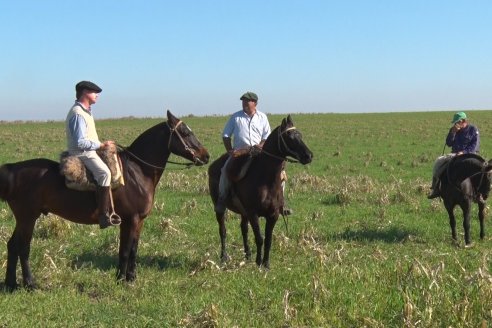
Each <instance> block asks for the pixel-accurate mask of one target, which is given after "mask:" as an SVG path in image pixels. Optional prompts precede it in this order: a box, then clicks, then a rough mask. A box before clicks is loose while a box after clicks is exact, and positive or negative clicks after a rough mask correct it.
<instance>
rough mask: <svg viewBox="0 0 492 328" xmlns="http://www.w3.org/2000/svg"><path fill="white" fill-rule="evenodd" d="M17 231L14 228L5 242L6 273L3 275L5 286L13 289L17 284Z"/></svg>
mask: <svg viewBox="0 0 492 328" xmlns="http://www.w3.org/2000/svg"><path fill="white" fill-rule="evenodd" d="M17 239H18V238H17V233H16V231H15V230H14V233H13V234H12V237H10V239H9V241H8V242H7V254H8V255H7V273H6V275H5V286H6V287H7V288H8V289H10V290H14V289H16V288H17V287H18V285H17V276H16V271H17V260H18V259H19V246H18V242H17Z"/></svg>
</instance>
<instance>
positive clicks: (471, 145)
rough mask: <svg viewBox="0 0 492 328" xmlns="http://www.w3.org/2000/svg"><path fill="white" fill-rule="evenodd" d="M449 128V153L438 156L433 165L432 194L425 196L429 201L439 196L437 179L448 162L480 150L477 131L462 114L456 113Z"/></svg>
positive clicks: (447, 138)
mask: <svg viewBox="0 0 492 328" xmlns="http://www.w3.org/2000/svg"><path fill="white" fill-rule="evenodd" d="M451 124H452V126H451V128H450V129H449V132H448V135H447V137H446V145H447V146H448V147H451V153H450V154H447V155H443V156H439V157H438V158H437V160H436V162H435V163H434V169H433V176H432V186H431V189H432V192H431V193H430V195H428V196H427V198H429V199H433V198H436V197H439V196H440V195H441V190H440V180H439V177H440V176H441V174H443V173H444V171H445V170H446V168H447V166H448V164H449V161H450V160H451V159H452V158H453V157H455V156H459V155H462V154H476V153H478V152H479V150H480V135H479V133H478V129H477V128H476V127H475V126H474V125H472V124H469V123H468V118H467V116H466V114H465V113H464V112H458V113H456V114H454V115H453V119H452V120H451Z"/></svg>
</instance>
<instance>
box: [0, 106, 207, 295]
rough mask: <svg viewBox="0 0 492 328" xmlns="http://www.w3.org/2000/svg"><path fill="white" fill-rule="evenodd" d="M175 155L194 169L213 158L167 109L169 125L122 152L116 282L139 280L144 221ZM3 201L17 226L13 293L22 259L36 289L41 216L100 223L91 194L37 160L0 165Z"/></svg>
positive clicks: (11, 255)
mask: <svg viewBox="0 0 492 328" xmlns="http://www.w3.org/2000/svg"><path fill="white" fill-rule="evenodd" d="M171 153H173V154H176V155H178V156H181V157H184V158H185V159H188V160H190V161H192V162H193V163H194V164H195V165H203V164H206V163H208V160H209V154H208V152H207V150H206V149H205V148H204V147H203V146H202V145H201V143H200V142H199V141H198V139H197V138H196V137H195V135H194V134H193V132H192V131H191V130H190V128H189V127H188V126H187V125H186V124H185V123H184V122H183V121H181V120H179V119H177V118H176V117H175V116H174V115H172V114H171V113H170V112H169V111H167V121H165V122H162V123H159V124H157V125H155V126H154V127H151V128H150V129H148V130H147V131H145V132H143V133H142V134H141V135H140V136H138V137H137V138H136V139H135V141H133V143H132V144H131V145H130V146H129V147H128V148H125V149H124V150H123V151H122V152H121V153H120V157H121V162H122V167H123V175H124V180H125V185H124V186H121V187H119V188H117V189H115V190H114V191H113V200H114V208H115V209H116V211H117V212H118V214H119V215H120V216H121V219H122V222H121V225H120V246H119V264H118V273H117V279H118V280H123V279H125V280H126V281H133V280H134V279H135V278H136V257H137V249H138V242H139V238H140V233H141V230H142V227H143V221H144V219H145V218H146V217H147V216H148V215H149V214H150V211H151V209H152V204H153V201H154V194H155V189H156V186H157V183H158V182H159V179H160V178H161V176H162V173H163V172H164V169H165V167H166V163H167V161H168V158H169V155H170V154H171ZM0 199H2V200H4V201H6V202H7V203H8V205H9V207H10V209H11V210H12V212H13V214H14V217H15V220H16V225H15V229H14V232H13V234H12V237H11V238H10V240H9V241H8V243H7V250H8V255H7V273H6V277H5V285H6V287H7V288H9V289H11V290H13V289H15V288H17V287H18V285H17V281H16V268H17V261H18V260H19V259H20V264H21V268H22V278H23V284H24V286H25V287H26V288H28V289H32V288H35V283H34V279H33V276H32V273H31V269H30V265H29V253H30V247H31V239H32V235H33V230H34V226H35V223H36V220H37V219H38V218H39V216H40V215H41V214H45V215H46V214H48V213H53V214H55V215H58V216H60V217H62V218H65V219H67V220H70V221H72V222H75V223H81V224H98V219H97V206H96V198H95V193H94V192H93V191H77V190H73V189H69V188H67V187H66V185H65V177H64V176H62V175H61V174H60V164H59V163H58V162H55V161H52V160H49V159H44V158H38V159H31V160H26V161H22V162H17V163H10V164H4V165H2V166H1V167H0Z"/></svg>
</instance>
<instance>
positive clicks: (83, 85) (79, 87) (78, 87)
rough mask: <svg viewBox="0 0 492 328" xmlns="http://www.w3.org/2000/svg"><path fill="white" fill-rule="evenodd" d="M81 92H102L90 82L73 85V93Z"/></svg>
mask: <svg viewBox="0 0 492 328" xmlns="http://www.w3.org/2000/svg"><path fill="white" fill-rule="evenodd" d="M82 90H91V91H96V92H97V93H99V92H101V91H102V89H101V88H100V87H98V86H97V85H96V84H95V83H92V82H90V81H80V82H79V83H77V84H76V85H75V91H77V92H79V91H82Z"/></svg>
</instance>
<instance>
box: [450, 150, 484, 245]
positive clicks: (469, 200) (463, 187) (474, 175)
mask: <svg viewBox="0 0 492 328" xmlns="http://www.w3.org/2000/svg"><path fill="white" fill-rule="evenodd" d="M491 162H492V161H489V162H487V161H485V160H484V159H483V158H482V157H480V156H479V155H475V154H465V155H460V156H456V157H454V158H453V159H451V161H450V162H449V165H448V168H447V170H446V171H445V172H444V173H443V174H442V176H441V197H442V199H443V200H444V206H445V207H446V210H447V212H448V216H449V225H450V226H451V236H452V238H453V239H454V240H455V241H457V236H456V218H455V216H454V208H455V206H456V205H459V206H460V207H461V210H462V211H463V229H464V231H465V246H469V245H470V244H471V237H470V212H471V207H472V204H473V202H476V203H477V204H478V219H479V221H480V239H483V238H484V237H485V223H484V219H485V213H484V209H485V202H484V200H486V199H487V198H488V196H489V193H490V183H491V178H490V171H491V170H492V163H491ZM480 195H481V196H482V199H483V201H482V200H480V201H478V200H479V199H480V198H479V196H480Z"/></svg>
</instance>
